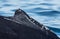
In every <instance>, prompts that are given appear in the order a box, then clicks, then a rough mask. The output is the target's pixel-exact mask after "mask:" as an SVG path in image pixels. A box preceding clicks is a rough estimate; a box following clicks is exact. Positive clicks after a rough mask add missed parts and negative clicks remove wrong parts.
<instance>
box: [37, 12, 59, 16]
mask: <svg viewBox="0 0 60 39" xmlns="http://www.w3.org/2000/svg"><path fill="white" fill-rule="evenodd" d="M36 14H37V15H42V16H57V14H60V12H58V11H46V12H36Z"/></svg>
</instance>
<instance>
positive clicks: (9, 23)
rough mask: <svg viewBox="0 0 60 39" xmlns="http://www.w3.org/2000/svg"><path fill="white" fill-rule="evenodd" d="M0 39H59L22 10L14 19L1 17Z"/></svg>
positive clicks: (17, 12) (18, 11) (17, 11)
mask: <svg viewBox="0 0 60 39" xmlns="http://www.w3.org/2000/svg"><path fill="white" fill-rule="evenodd" d="M0 39H59V37H58V36H57V35H56V34H55V33H53V32H52V31H51V30H49V29H46V28H45V26H44V25H43V24H41V23H39V22H37V21H36V20H34V19H33V18H31V17H30V16H28V15H27V13H26V12H24V11H23V10H21V9H17V10H16V11H15V15H14V16H12V17H4V16H0Z"/></svg>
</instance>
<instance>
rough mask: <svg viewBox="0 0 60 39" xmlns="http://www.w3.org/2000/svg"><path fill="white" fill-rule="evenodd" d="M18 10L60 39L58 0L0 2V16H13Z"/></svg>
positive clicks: (8, 0)
mask: <svg viewBox="0 0 60 39" xmlns="http://www.w3.org/2000/svg"><path fill="white" fill-rule="evenodd" d="M18 8H21V9H23V10H24V11H25V12H26V13H27V14H28V15H29V16H31V17H32V18H34V19H35V20H37V21H38V22H40V23H41V24H44V25H45V26H46V27H48V28H49V29H50V30H52V31H53V32H54V33H55V34H56V35H57V36H58V37H60V0H0V15H2V16H13V15H14V12H15V10H16V9H18Z"/></svg>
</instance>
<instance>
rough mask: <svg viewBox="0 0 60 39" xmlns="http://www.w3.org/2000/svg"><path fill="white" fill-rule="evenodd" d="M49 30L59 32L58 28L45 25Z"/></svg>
mask: <svg viewBox="0 0 60 39" xmlns="http://www.w3.org/2000/svg"><path fill="white" fill-rule="evenodd" d="M47 27H48V28H49V29H50V30H53V31H54V32H58V33H60V29H59V28H54V27H49V26H47Z"/></svg>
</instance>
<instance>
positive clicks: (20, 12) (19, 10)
mask: <svg viewBox="0 0 60 39" xmlns="http://www.w3.org/2000/svg"><path fill="white" fill-rule="evenodd" d="M20 14H24V15H26V16H27V17H28V18H29V19H30V17H29V16H28V15H27V14H26V12H24V11H23V10H22V9H17V10H16V11H15V15H14V16H16V15H20Z"/></svg>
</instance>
